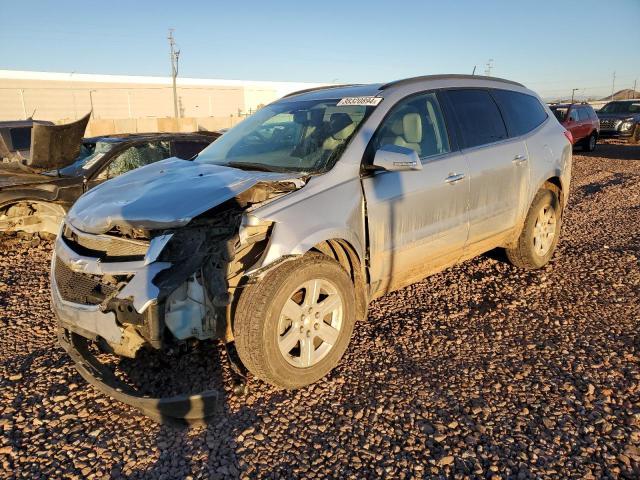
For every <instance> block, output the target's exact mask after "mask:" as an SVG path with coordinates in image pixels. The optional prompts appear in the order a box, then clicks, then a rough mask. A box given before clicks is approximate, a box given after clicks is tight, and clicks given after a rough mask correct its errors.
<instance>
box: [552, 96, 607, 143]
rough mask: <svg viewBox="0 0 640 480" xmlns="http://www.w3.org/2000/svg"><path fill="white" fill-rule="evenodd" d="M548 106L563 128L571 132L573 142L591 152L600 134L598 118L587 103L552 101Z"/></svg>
mask: <svg viewBox="0 0 640 480" xmlns="http://www.w3.org/2000/svg"><path fill="white" fill-rule="evenodd" d="M549 108H550V109H551V111H552V112H553V113H554V115H555V116H556V118H557V119H558V121H559V122H560V123H561V124H562V126H563V127H564V128H566V129H567V130H569V131H570V132H571V135H572V136H573V144H574V145H581V146H582V148H584V149H585V150H586V151H588V152H593V151H594V150H595V148H596V143H597V142H598V137H599V136H600V120H598V116H597V115H596V112H595V111H594V110H593V108H591V105H589V104H587V103H552V104H550V105H549Z"/></svg>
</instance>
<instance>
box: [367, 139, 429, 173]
mask: <svg viewBox="0 0 640 480" xmlns="http://www.w3.org/2000/svg"><path fill="white" fill-rule="evenodd" d="M373 166H374V167H377V168H381V169H382V170H386V171H388V172H397V171H403V170H422V162H421V161H420V157H418V154H417V153H416V151H415V150H412V149H410V148H407V147H401V146H400V145H384V146H382V147H380V148H379V149H378V150H377V151H376V155H375V157H374V158H373Z"/></svg>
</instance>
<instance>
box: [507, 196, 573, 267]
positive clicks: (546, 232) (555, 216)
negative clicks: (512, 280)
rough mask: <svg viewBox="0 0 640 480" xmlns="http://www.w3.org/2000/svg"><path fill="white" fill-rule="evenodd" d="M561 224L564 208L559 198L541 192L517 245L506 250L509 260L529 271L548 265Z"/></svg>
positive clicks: (530, 211) (530, 209) (558, 236)
mask: <svg viewBox="0 0 640 480" xmlns="http://www.w3.org/2000/svg"><path fill="white" fill-rule="evenodd" d="M561 224H562V207H561V206H560V200H559V199H558V195H557V194H556V192H553V191H551V190H547V189H541V190H540V191H539V192H538V193H537V194H536V196H535V198H534V199H533V202H532V203H531V207H530V208H529V212H528V213H527V218H526V220H525V222H524V227H523V229H522V232H521V233H520V237H519V238H518V241H517V244H516V246H515V247H514V248H507V249H506V253H507V258H508V259H509V261H510V262H511V263H512V264H513V265H515V266H516V267H519V268H524V269H526V270H533V269H536V268H541V267H543V266H545V265H546V264H547V263H548V262H549V260H551V257H552V256H553V252H554V251H555V249H556V245H557V244H558V239H559V238H560V227H561Z"/></svg>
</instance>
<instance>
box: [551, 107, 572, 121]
mask: <svg viewBox="0 0 640 480" xmlns="http://www.w3.org/2000/svg"><path fill="white" fill-rule="evenodd" d="M551 111H552V112H553V114H554V115H555V116H556V118H557V119H558V121H559V122H564V120H565V119H566V118H567V112H568V111H569V109H568V108H566V107H551Z"/></svg>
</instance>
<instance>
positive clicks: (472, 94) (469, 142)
mask: <svg viewBox="0 0 640 480" xmlns="http://www.w3.org/2000/svg"><path fill="white" fill-rule="evenodd" d="M448 95H449V99H450V100H451V105H452V107H453V110H454V112H455V114H456V118H457V119H458V123H459V125H460V129H461V134H462V140H463V143H464V147H465V148H471V147H476V146H478V145H486V144H488V143H493V142H498V141H500V140H503V139H505V138H507V129H506V127H505V125H504V122H503V120H502V116H501V115H500V110H498V106H497V105H496V102H494V101H493V99H492V98H491V95H489V92H487V91H486V90H451V91H449V92H448Z"/></svg>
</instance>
